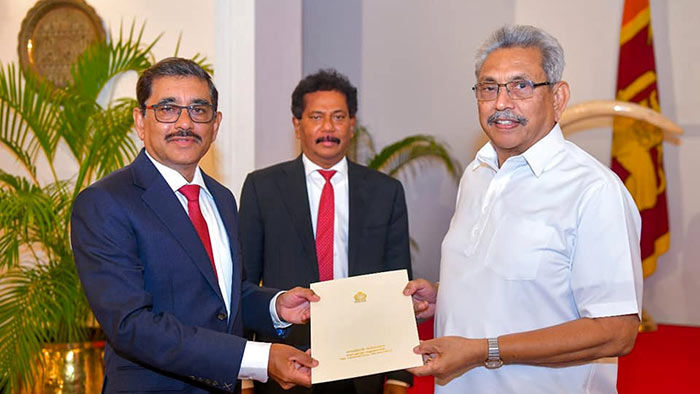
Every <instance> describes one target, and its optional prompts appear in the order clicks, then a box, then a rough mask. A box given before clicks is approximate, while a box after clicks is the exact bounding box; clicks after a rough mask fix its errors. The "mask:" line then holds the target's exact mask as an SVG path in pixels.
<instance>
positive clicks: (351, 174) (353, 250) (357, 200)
mask: <svg viewBox="0 0 700 394" xmlns="http://www.w3.org/2000/svg"><path fill="white" fill-rule="evenodd" d="M366 174H367V173H366V171H364V168H363V167H362V166H360V165H358V164H355V163H353V162H352V161H350V160H348V194H349V198H348V200H349V207H348V215H349V219H348V227H349V228H348V274H349V275H350V276H352V275H355V274H357V270H356V268H357V264H358V261H357V258H358V257H357V256H358V250H359V248H361V247H362V245H360V244H359V242H360V232H361V229H362V227H363V225H364V221H365V218H366V213H367V197H366V180H365V175H366Z"/></svg>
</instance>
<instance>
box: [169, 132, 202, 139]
mask: <svg viewBox="0 0 700 394" xmlns="http://www.w3.org/2000/svg"><path fill="white" fill-rule="evenodd" d="M181 137H190V138H194V139H196V140H197V141H202V137H200V136H198V135H197V134H195V133H194V132H193V131H192V130H190V129H177V130H176V131H175V132H174V133H170V134H168V135H166V136H165V140H166V141H169V140H171V139H173V138H181Z"/></svg>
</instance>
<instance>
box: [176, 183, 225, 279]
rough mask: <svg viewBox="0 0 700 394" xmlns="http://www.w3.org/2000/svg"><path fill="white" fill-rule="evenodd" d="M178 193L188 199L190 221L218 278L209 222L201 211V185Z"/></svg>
mask: <svg viewBox="0 0 700 394" xmlns="http://www.w3.org/2000/svg"><path fill="white" fill-rule="evenodd" d="M178 191H179V192H180V193H182V195H184V196H185V198H187V213H188V214H189V215H190V220H191V221H192V224H193V225H194V229H195V230H197V234H199V238H200V239H201V240H202V244H204V249H206V251H207V255H209V262H211V266H212V268H213V269H214V276H217V277H218V275H216V265H214V254H213V253H212V249H211V240H210V238H209V228H208V227H207V222H206V221H205V220H204V216H202V210H201V209H199V185H185V186H183V187H181V188H180V189H178Z"/></svg>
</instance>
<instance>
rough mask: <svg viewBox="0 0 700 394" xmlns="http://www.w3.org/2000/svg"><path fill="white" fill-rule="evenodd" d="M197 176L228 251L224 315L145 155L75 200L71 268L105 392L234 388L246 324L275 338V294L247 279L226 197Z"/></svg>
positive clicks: (206, 265)
mask: <svg viewBox="0 0 700 394" xmlns="http://www.w3.org/2000/svg"><path fill="white" fill-rule="evenodd" d="M203 176H204V181H205V183H206V185H207V188H208V189H209V191H210V192H211V194H212V195H213V197H214V200H215V202H216V206H217V209H218V211H219V214H220V216H221V219H222V221H223V223H224V226H225V227H226V230H227V233H228V237H229V241H230V245H231V257H232V260H233V278H232V286H231V299H230V305H231V307H230V310H231V316H228V315H227V312H226V306H225V304H224V299H223V297H222V294H221V291H220V289H219V286H218V283H217V280H216V278H215V275H214V271H213V270H212V268H211V264H210V262H209V257H208V256H207V253H206V251H205V249H204V246H203V244H202V242H201V240H200V238H199V236H198V235H197V232H196V230H195V229H194V226H193V225H192V222H191V221H190V219H189V217H188V216H187V212H186V211H185V210H184V209H183V207H182V205H181V204H180V202H179V201H178V199H177V197H176V196H175V194H174V193H173V191H172V189H170V186H168V184H167V182H166V181H165V179H164V178H163V177H162V176H161V175H160V173H159V172H158V170H157V169H156V168H155V166H154V165H153V163H151V161H150V160H149V159H148V157H147V156H146V155H145V153H144V152H143V151H142V152H141V153H140V154H139V156H138V157H137V158H136V159H135V160H134V162H133V163H132V164H130V165H129V166H127V167H125V168H122V169H121V170H118V171H115V172H113V173H112V174H110V175H108V176H106V177H105V178H103V179H102V180H100V181H98V182H97V183H95V184H93V185H92V186H90V187H88V188H87V189H85V190H84V191H83V192H81V193H80V195H79V196H78V197H77V198H76V200H75V204H74V206H73V215H72V219H71V242H72V247H73V251H74V254H75V262H76V265H77V268H78V273H79V275H80V279H81V281H82V284H83V287H84V289H85V293H86V294H87V297H88V300H89V302H90V306H91V307H92V310H93V312H94V313H95V316H96V317H97V320H98V321H99V323H100V326H101V327H102V329H103V330H104V332H105V334H106V336H107V346H106V349H105V382H104V387H103V392H105V393H115V392H145V391H149V392H164V391H170V390H173V391H177V392H178V393H208V392H219V390H226V391H235V390H237V389H238V388H237V387H236V386H237V383H236V382H237V375H238V371H239V369H240V363H241V358H242V357H243V350H244V348H245V344H246V339H245V338H243V337H242V334H243V325H244V324H245V325H246V326H248V327H255V329H256V330H261V331H262V332H265V333H267V334H268V335H272V334H274V333H275V330H274V327H273V325H272V321H271V318H270V314H269V302H270V300H271V299H272V296H273V295H274V294H275V291H272V290H268V289H262V288H259V287H257V286H253V285H251V284H250V283H249V282H247V281H245V276H244V270H243V266H242V263H241V254H240V246H239V242H238V223H237V212H236V202H235V200H234V198H233V195H232V194H231V192H230V191H229V190H228V189H226V188H225V187H223V186H222V185H220V184H219V183H217V182H216V181H214V180H213V179H212V178H210V177H208V176H207V175H206V174H203ZM238 386H240V385H238Z"/></svg>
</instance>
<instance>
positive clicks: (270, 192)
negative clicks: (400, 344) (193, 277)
mask: <svg viewBox="0 0 700 394" xmlns="http://www.w3.org/2000/svg"><path fill="white" fill-rule="evenodd" d="M348 191H349V220H348V226H349V228H348V273H349V275H350V276H355V275H363V274H370V273H375V272H382V271H390V270H397V269H407V270H408V274H409V277H410V276H411V260H410V247H409V236H408V214H407V210H406V201H405V197H404V192H403V187H402V186H401V183H400V182H399V181H398V180H396V179H394V178H391V177H389V176H387V175H385V174H382V173H380V172H378V171H375V170H372V169H370V168H367V167H365V166H361V165H359V164H355V163H353V162H351V161H350V160H348ZM239 218H240V222H239V223H240V234H241V246H242V248H243V261H244V263H245V267H246V271H247V274H248V280H249V281H251V283H255V284H257V283H259V282H260V281H262V283H263V284H264V285H265V286H271V287H277V288H281V289H288V288H292V287H294V286H303V287H309V284H310V283H312V282H318V280H319V274H318V263H317V258H316V243H315V240H314V234H313V227H312V224H311V212H310V210H309V199H308V193H307V190H306V175H305V173H304V164H303V162H302V158H301V156H299V157H298V158H297V159H295V160H293V161H289V162H285V163H281V164H277V165H274V166H271V167H268V168H265V169H262V170H258V171H255V172H252V173H250V174H249V175H248V177H247V178H246V180H245V182H244V184H243V191H242V192H241V208H240V214H239ZM257 338H258V339H259V340H262V341H275V342H279V341H280V339H278V338H272V337H269V336H266V335H265V334H261V333H258V334H257ZM309 341H310V336H309V326H308V325H304V326H294V327H291V328H290V330H289V336H288V337H287V338H286V339H285V340H284V342H285V343H288V344H291V345H294V346H296V347H298V348H300V349H302V350H305V349H307V348H308V347H309ZM390 378H392V379H399V380H402V381H406V382H408V383H409V384H411V383H412V378H411V375H410V374H409V373H408V372H405V371H397V372H392V373H391V376H390ZM383 381H384V376H383V375H373V376H368V377H363V378H357V379H355V387H356V389H357V392H358V393H373V392H381V389H382V385H383ZM377 390H379V391H377ZM256 392H257V387H256Z"/></svg>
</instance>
